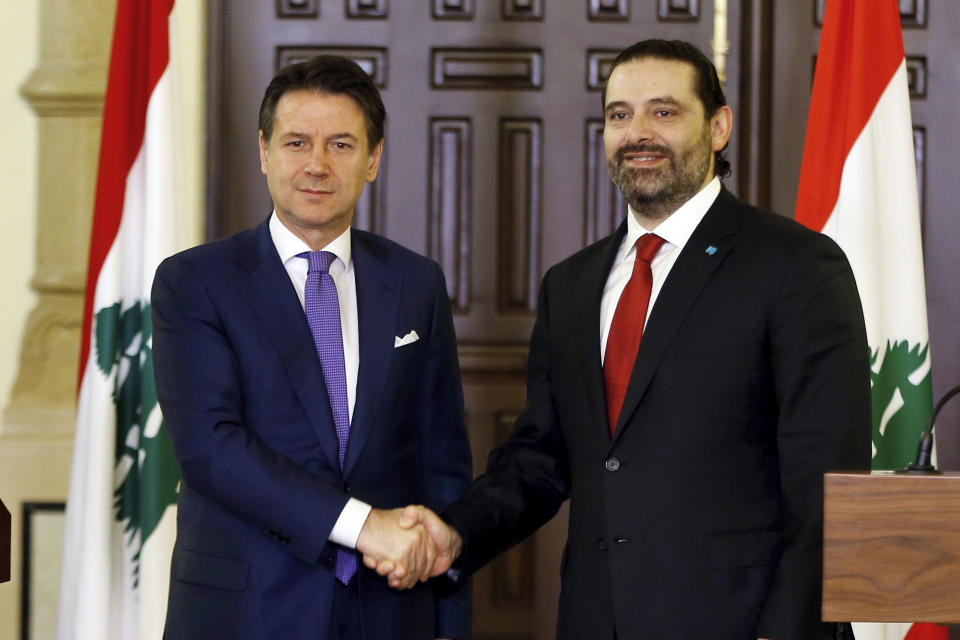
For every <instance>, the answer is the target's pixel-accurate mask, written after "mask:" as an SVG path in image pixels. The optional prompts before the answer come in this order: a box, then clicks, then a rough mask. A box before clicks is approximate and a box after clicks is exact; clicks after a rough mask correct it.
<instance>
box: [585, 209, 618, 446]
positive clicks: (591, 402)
mask: <svg viewBox="0 0 960 640" xmlns="http://www.w3.org/2000/svg"><path fill="white" fill-rule="evenodd" d="M626 230H627V223H626V221H624V222H623V223H622V224H621V225H620V228H619V229H617V232H616V233H614V234H613V235H611V236H608V237H607V238H606V239H605V240H603V241H602V242H601V243H600V244H599V245H598V246H597V247H596V249H597V250H596V251H594V252H593V253H592V254H591V255H589V256H588V257H587V258H586V261H585V264H584V265H583V268H582V271H581V277H580V280H579V282H578V283H577V287H576V296H575V298H574V299H575V300H577V301H579V304H580V305H581V310H580V312H579V313H578V314H577V315H578V317H579V326H578V328H577V329H578V330H577V333H578V335H579V336H581V337H580V338H579V339H575V340H574V342H575V343H576V344H577V345H578V346H579V350H580V361H581V367H582V371H583V384H584V389H585V391H586V395H587V403H588V410H589V415H590V418H591V420H590V424H600V425H604V428H603V430H602V431H598V433H604V434H606V433H609V430H608V429H607V428H606V426H605V425H606V424H607V399H606V393H605V391H604V382H603V365H602V363H601V361H600V303H601V301H602V299H603V289H604V287H605V285H606V281H607V276H608V275H609V273H610V268H611V266H612V265H613V259H614V258H615V257H616V255H617V249H618V248H619V247H620V243H621V242H623V236H624V235H625V234H626Z"/></svg>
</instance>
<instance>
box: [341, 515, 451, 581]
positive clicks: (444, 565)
mask: <svg viewBox="0 0 960 640" xmlns="http://www.w3.org/2000/svg"><path fill="white" fill-rule="evenodd" d="M462 546H463V541H462V540H461V538H460V534H459V533H457V531H456V529H454V528H453V527H451V526H449V525H448V524H447V523H445V522H444V521H443V520H441V519H440V517H439V516H437V514H435V513H434V512H433V511H431V510H430V509H428V508H426V507H423V506H419V505H410V506H408V507H406V508H404V509H389V510H384V509H371V510H370V514H369V515H368V516H367V520H366V522H364V524H363V528H362V529H361V530H360V536H359V537H358V538H357V551H358V552H360V553H361V554H363V564H364V565H366V566H367V567H368V568H370V569H373V570H374V571H376V572H377V573H378V574H380V575H381V576H384V577H386V578H387V582H388V583H389V585H390V586H391V587H393V588H394V589H409V588H411V587H413V586H414V585H416V584H417V582H425V581H426V580H427V579H429V578H432V577H434V576H439V575H442V574H444V573H446V571H447V569H449V568H450V565H451V564H453V561H454V560H456V559H457V556H458V555H460V549H461V547H462Z"/></svg>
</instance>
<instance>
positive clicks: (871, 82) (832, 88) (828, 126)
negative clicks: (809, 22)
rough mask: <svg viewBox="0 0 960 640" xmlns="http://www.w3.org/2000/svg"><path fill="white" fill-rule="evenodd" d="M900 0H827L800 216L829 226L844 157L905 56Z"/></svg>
mask: <svg viewBox="0 0 960 640" xmlns="http://www.w3.org/2000/svg"><path fill="white" fill-rule="evenodd" d="M903 57H904V53H903V36H902V34H901V33H900V13H899V8H898V6H897V2H896V0H880V1H878V0H828V1H827V6H826V10H825V15H824V18H823V33H822V34H821V35H820V49H819V52H818V54H817V68H816V73H815V74H814V79H813V93H812V95H811V97H810V113H809V116H808V117H807V137H806V141H805V142H804V145H803V164H802V165H801V170H800V186H799V189H798V192H797V209H796V214H795V216H794V217H795V218H796V220H797V221H798V222H801V223H803V224H805V225H807V226H808V227H810V228H811V229H816V230H817V231H819V230H821V229H823V225H824V224H826V222H827V218H829V217H830V213H831V212H832V211H833V208H834V207H835V206H836V203H837V197H838V196H839V194H840V177H841V173H842V172H843V164H844V162H846V159H847V155H848V154H849V153H850V149H851V148H852V147H853V143H854V142H855V141H856V139H857V137H858V136H859V135H860V133H861V132H862V131H863V128H864V127H865V126H866V124H867V121H868V120H869V119H870V115H871V114H872V113H873V110H874V108H875V107H876V105H877V101H878V100H879V99H880V96H881V95H882V94H883V91H884V89H886V87H887V85H888V84H889V83H890V79H891V78H892V77H893V74H894V73H895V72H896V70H897V67H899V66H900V62H901V61H902V60H903Z"/></svg>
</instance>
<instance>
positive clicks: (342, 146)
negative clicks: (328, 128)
mask: <svg viewBox="0 0 960 640" xmlns="http://www.w3.org/2000/svg"><path fill="white" fill-rule="evenodd" d="M333 148H334V149H336V150H337V151H346V150H348V149H351V148H352V145H351V144H350V143H349V142H343V141H339V140H338V141H337V142H334V143H333Z"/></svg>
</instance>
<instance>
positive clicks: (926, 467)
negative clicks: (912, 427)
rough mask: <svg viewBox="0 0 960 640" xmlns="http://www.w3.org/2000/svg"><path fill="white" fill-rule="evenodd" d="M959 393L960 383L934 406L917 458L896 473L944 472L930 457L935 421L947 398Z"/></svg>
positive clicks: (930, 473)
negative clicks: (939, 469) (934, 464)
mask: <svg viewBox="0 0 960 640" xmlns="http://www.w3.org/2000/svg"><path fill="white" fill-rule="evenodd" d="M958 393H960V385H957V386H955V387H954V388H953V389H950V391H947V392H946V393H945V394H944V395H943V397H942V398H940V401H939V402H938V403H937V406H936V407H934V408H933V414H932V415H931V416H930V424H928V425H927V428H926V429H925V430H924V432H923V436H922V437H921V438H920V445H919V446H918V447H917V459H916V460H915V461H914V462H911V463H910V464H908V465H907V466H906V468H904V469H897V471H896V473H909V474H914V475H932V474H939V473H943V472H942V471H938V470H937V468H936V467H935V466H933V463H931V462H930V458H931V456H932V455H933V423H934V421H935V420H936V419H937V414H939V413H940V409H942V408H943V405H945V404H946V403H947V400H949V399H950V398H952V397H953V396H955V395H957V394H958Z"/></svg>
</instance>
